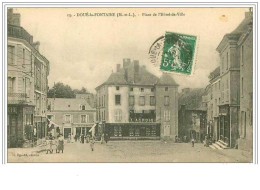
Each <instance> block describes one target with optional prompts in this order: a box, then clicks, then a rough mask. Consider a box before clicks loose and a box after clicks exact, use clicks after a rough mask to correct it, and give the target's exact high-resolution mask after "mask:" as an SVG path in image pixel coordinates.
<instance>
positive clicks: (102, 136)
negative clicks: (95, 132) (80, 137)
mask: <svg viewBox="0 0 260 190" xmlns="http://www.w3.org/2000/svg"><path fill="white" fill-rule="evenodd" d="M104 138H105V135H104V133H102V135H101V144H103V143H104Z"/></svg>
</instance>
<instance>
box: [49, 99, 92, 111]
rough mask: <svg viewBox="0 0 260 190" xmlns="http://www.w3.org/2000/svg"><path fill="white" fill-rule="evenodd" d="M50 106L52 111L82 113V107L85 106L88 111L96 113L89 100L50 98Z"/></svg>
mask: <svg viewBox="0 0 260 190" xmlns="http://www.w3.org/2000/svg"><path fill="white" fill-rule="evenodd" d="M48 105H51V111H57V110H64V111H80V105H85V110H86V111H94V110H95V109H94V108H92V107H91V106H90V105H89V104H88V102H87V100H85V99H81V98H48Z"/></svg>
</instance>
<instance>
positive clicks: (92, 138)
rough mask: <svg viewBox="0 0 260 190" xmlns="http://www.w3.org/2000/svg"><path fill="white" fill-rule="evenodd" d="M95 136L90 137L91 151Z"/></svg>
mask: <svg viewBox="0 0 260 190" xmlns="http://www.w3.org/2000/svg"><path fill="white" fill-rule="evenodd" d="M94 144H95V137H91V138H90V148H91V151H94Z"/></svg>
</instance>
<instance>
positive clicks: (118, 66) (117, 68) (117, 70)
mask: <svg viewBox="0 0 260 190" xmlns="http://www.w3.org/2000/svg"><path fill="white" fill-rule="evenodd" d="M119 70H120V64H116V72H119Z"/></svg>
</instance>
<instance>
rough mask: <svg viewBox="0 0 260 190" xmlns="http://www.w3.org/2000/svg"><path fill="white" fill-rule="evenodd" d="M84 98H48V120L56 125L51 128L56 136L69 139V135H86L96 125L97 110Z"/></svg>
mask: <svg viewBox="0 0 260 190" xmlns="http://www.w3.org/2000/svg"><path fill="white" fill-rule="evenodd" d="M82 96H83V95H82V94H81V95H80V96H76V98H48V111H47V118H48V119H49V120H50V122H51V123H53V124H54V126H50V128H51V130H52V134H53V135H54V136H55V135H57V134H58V133H61V134H63V135H64V138H68V137H69V134H70V135H72V136H75V135H81V134H84V135H86V134H87V133H88V131H89V130H90V129H91V127H92V126H93V125H94V124H95V121H96V109H95V108H93V107H91V106H90V105H89V103H88V100H87V99H84V98H82ZM86 96H87V95H86ZM51 130H49V131H48V132H51Z"/></svg>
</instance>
